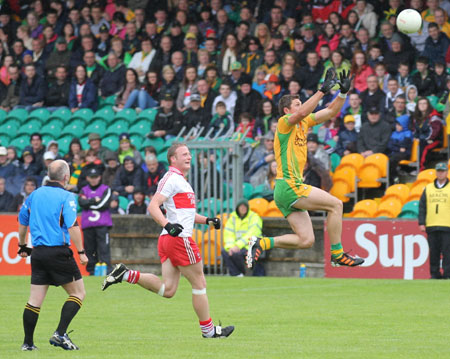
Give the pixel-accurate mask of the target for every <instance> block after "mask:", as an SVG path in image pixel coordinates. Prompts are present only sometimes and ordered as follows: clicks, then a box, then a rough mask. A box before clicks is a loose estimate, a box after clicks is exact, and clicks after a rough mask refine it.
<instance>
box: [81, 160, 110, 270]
mask: <svg viewBox="0 0 450 359" xmlns="http://www.w3.org/2000/svg"><path fill="white" fill-rule="evenodd" d="M86 179H87V182H88V184H87V185H86V186H84V187H83V188H81V189H80V193H79V196H78V204H79V205H80V207H81V209H82V212H81V228H82V229H83V237H84V248H85V250H86V255H87V256H88V259H89V262H88V265H87V266H86V270H87V271H88V272H89V274H90V275H94V269H95V265H96V264H97V263H106V264H107V266H108V270H111V269H112V267H111V249H110V241H109V230H110V229H111V227H112V219H111V214H110V212H109V204H110V202H111V195H112V193H111V189H110V188H109V187H108V186H107V185H105V184H102V182H101V180H102V177H101V174H100V172H99V171H98V170H97V169H96V168H91V169H90V170H89V172H88V173H87V178H86Z"/></svg>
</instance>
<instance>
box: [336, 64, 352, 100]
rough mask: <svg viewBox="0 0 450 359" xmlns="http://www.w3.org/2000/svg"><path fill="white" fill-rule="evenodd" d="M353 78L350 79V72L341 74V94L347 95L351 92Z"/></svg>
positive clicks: (339, 82)
mask: <svg viewBox="0 0 450 359" xmlns="http://www.w3.org/2000/svg"><path fill="white" fill-rule="evenodd" d="M353 77H354V76H352V77H349V71H345V70H344V71H342V72H341V73H340V74H339V81H338V84H339V88H340V90H341V94H346V93H347V92H348V91H349V90H350V86H351V84H352V80H353Z"/></svg>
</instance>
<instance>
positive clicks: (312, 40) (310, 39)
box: [301, 22, 318, 52]
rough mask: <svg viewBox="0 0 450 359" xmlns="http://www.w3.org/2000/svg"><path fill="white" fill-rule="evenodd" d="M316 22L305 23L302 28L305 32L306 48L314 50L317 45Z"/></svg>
mask: <svg viewBox="0 0 450 359" xmlns="http://www.w3.org/2000/svg"><path fill="white" fill-rule="evenodd" d="M314 29H315V27H314V24H313V23H310V22H308V23H304V25H303V26H302V28H301V31H302V33H303V40H304V41H305V46H306V50H307V51H308V52H309V51H314V50H315V49H316V46H317V41H318V39H317V36H316V35H315V33H314Z"/></svg>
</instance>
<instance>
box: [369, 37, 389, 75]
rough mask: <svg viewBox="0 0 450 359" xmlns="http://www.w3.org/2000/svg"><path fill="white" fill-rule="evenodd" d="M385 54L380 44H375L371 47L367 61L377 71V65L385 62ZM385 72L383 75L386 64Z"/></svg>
mask: <svg viewBox="0 0 450 359" xmlns="http://www.w3.org/2000/svg"><path fill="white" fill-rule="evenodd" d="M383 60H384V56H383V54H382V52H381V46H380V45H378V44H373V45H371V46H370V47H369V54H368V58H367V63H368V64H369V65H370V67H372V68H373V69H374V70H375V72H376V66H377V64H380V63H383ZM383 66H384V72H383V75H384V74H385V72H386V65H384V64H383Z"/></svg>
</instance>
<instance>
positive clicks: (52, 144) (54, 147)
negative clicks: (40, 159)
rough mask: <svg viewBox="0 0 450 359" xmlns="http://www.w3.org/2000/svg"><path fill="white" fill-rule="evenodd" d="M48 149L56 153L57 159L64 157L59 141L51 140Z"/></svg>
mask: <svg viewBox="0 0 450 359" xmlns="http://www.w3.org/2000/svg"><path fill="white" fill-rule="evenodd" d="M46 151H50V152H53V154H54V155H55V160H59V159H62V156H61V155H60V154H59V145H58V142H57V141H55V140H51V141H49V142H48V144H47V148H46Z"/></svg>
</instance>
